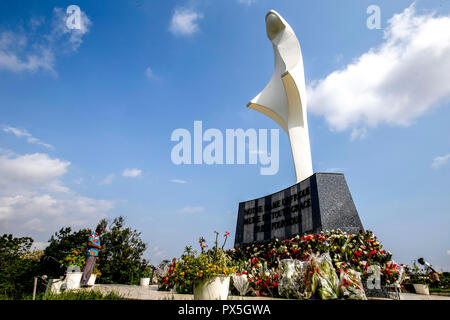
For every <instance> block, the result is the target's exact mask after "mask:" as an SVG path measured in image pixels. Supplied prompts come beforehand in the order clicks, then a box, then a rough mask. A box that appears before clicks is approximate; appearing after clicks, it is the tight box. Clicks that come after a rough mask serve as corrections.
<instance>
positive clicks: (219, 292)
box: [194, 276, 230, 300]
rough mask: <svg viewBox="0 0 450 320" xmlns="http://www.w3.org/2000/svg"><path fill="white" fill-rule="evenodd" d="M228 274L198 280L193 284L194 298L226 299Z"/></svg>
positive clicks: (228, 285) (228, 281)
mask: <svg viewBox="0 0 450 320" xmlns="http://www.w3.org/2000/svg"><path fill="white" fill-rule="evenodd" d="M229 287H230V277H229V276H217V277H214V278H209V279H205V280H201V281H198V282H197V283H196V284H195V285H194V300H227V299H228V289H229Z"/></svg>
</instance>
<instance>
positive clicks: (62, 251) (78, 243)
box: [44, 227, 92, 261]
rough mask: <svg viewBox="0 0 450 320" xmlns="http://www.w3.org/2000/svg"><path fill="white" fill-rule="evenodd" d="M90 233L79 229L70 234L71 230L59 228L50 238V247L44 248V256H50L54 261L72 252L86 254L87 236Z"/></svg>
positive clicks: (88, 230) (90, 231)
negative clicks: (77, 251)
mask: <svg viewBox="0 0 450 320" xmlns="http://www.w3.org/2000/svg"><path fill="white" fill-rule="evenodd" d="M91 233H92V230H90V229H81V230H79V231H76V232H72V228H70V227H66V228H61V229H60V230H59V232H55V234H54V235H52V237H51V238H50V240H49V242H50V245H49V246H48V247H47V248H45V250H44V254H45V255H47V256H51V257H53V258H55V259H56V260H59V261H61V260H63V259H64V258H65V257H66V256H67V255H69V254H70V253H71V252H72V251H73V250H79V251H81V252H82V253H85V252H86V249H87V243H88V240H89V235H90V234H91Z"/></svg>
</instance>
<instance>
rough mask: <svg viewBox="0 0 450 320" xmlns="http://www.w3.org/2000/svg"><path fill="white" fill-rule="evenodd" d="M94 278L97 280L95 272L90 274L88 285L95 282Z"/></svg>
mask: <svg viewBox="0 0 450 320" xmlns="http://www.w3.org/2000/svg"><path fill="white" fill-rule="evenodd" d="M95 280H97V275H96V274H93V273H92V274H91V276H90V277H89V280H88V283H87V285H88V286H93V285H94V284H95Z"/></svg>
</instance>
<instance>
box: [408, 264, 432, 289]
mask: <svg viewBox="0 0 450 320" xmlns="http://www.w3.org/2000/svg"><path fill="white" fill-rule="evenodd" d="M406 274H407V276H408V283H411V284H426V285H428V284H430V282H431V278H430V275H429V274H428V273H427V272H426V271H425V270H424V269H421V268H419V267H418V266H417V264H416V261H415V260H414V261H413V265H412V268H411V267H409V268H407V269H406Z"/></svg>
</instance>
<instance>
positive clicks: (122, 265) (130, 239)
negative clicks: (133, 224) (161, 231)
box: [99, 217, 148, 284]
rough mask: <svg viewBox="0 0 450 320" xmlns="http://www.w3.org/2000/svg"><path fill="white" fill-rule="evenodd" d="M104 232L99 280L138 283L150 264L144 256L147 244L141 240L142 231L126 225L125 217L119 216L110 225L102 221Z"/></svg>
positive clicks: (103, 281)
mask: <svg viewBox="0 0 450 320" xmlns="http://www.w3.org/2000/svg"><path fill="white" fill-rule="evenodd" d="M100 225H101V226H102V227H103V230H104V233H103V236H102V245H103V246H104V248H103V249H102V250H100V259H99V270H100V271H101V273H102V276H101V277H100V279H99V282H102V283H122V284H138V283H139V278H140V275H141V273H142V272H143V271H144V270H145V268H146V267H147V266H148V261H147V260H145V259H143V258H142V255H143V253H144V252H145V250H146V248H147V245H146V244H145V243H144V242H143V241H142V240H141V238H140V235H141V233H140V232H137V231H136V230H131V229H130V228H126V227H125V219H124V218H123V217H118V218H115V219H114V220H113V222H112V223H111V225H110V226H109V227H108V222H107V221H106V220H105V219H103V220H102V221H100Z"/></svg>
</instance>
